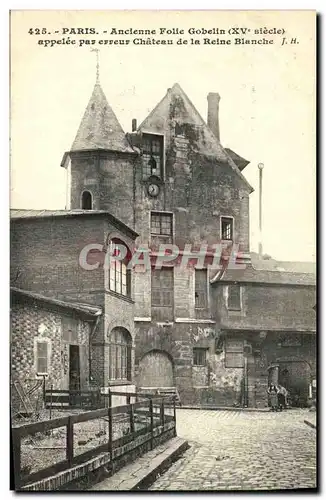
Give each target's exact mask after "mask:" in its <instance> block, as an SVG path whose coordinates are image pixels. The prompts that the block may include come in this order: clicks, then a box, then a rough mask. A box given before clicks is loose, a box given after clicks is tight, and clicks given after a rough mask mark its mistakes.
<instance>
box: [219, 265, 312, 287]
mask: <svg viewBox="0 0 326 500" xmlns="http://www.w3.org/2000/svg"><path fill="white" fill-rule="evenodd" d="M218 282H242V283H261V284H264V283H266V284H279V285H306V286H316V276H315V274H313V273H293V272H284V271H266V270H262V269H255V268H254V267H252V266H246V268H245V269H227V270H226V271H225V272H224V273H222V272H219V273H217V274H216V276H215V277H214V278H213V279H212V280H211V283H212V284H213V283H218Z"/></svg>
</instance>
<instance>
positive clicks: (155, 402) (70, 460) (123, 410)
mask: <svg viewBox="0 0 326 500" xmlns="http://www.w3.org/2000/svg"><path fill="white" fill-rule="evenodd" d="M113 395H119V396H126V398H127V404H126V405H123V406H115V407H112V396H113ZM108 397H109V406H108V408H102V409H99V410H95V411H88V412H84V413H81V414H79V415H70V416H65V417H59V418H55V419H52V420H45V421H41V422H36V423H32V424H27V425H22V426H15V427H12V444H13V458H14V478H15V490H19V489H20V488H22V487H23V486H25V485H27V484H30V483H34V482H36V481H40V480H42V479H46V478H48V477H50V476H53V475H55V474H57V473H59V472H62V471H66V470H68V469H70V468H72V467H74V466H76V465H80V464H83V463H84V462H86V461H88V460H90V459H92V458H93V457H96V456H97V455H99V454H100V453H104V452H108V453H109V455H110V460H111V461H112V450H114V449H115V448H119V447H121V446H123V445H125V444H127V443H129V442H131V441H133V440H134V439H135V438H136V437H138V436H140V435H142V434H147V433H150V435H151V438H150V440H151V447H153V431H154V429H155V428H157V427H162V433H163V432H164V424H165V423H167V422H170V421H171V422H174V425H173V427H174V433H175V432H176V431H175V425H176V408H175V401H174V398H171V397H161V396H159V395H158V396H153V395H152V396H149V395H146V396H145V397H144V395H140V394H135V393H122V392H112V393H109V394H108ZM139 397H142V399H143V400H142V401H137V402H134V403H131V402H130V401H131V398H132V399H136V398H139ZM171 406H172V408H173V411H172V414H166V412H165V408H167V407H169V410H170V413H171ZM136 412H137V413H140V414H143V415H147V416H148V417H149V420H150V425H146V426H145V427H143V428H141V429H139V430H135V413H136ZM116 415H124V416H127V418H128V419H129V432H128V434H126V435H124V436H122V437H120V438H118V439H113V431H114V429H113V425H114V417H115V416H116ZM101 418H105V419H106V420H107V423H108V441H107V442H106V443H104V444H101V445H100V446H97V447H94V448H92V449H91V450H88V451H86V452H84V453H81V454H78V455H76V454H75V453H74V425H75V424H78V423H81V422H87V421H90V420H95V419H101ZM59 427H66V446H65V448H66V458H65V460H62V461H60V462H57V463H55V464H53V465H51V466H50V467H46V468H43V469H41V470H38V471H37V472H34V473H30V474H28V473H27V474H26V473H24V472H23V470H22V463H21V446H22V438H24V437H25V436H33V435H34V434H36V433H45V432H47V431H50V430H52V429H58V428H59Z"/></svg>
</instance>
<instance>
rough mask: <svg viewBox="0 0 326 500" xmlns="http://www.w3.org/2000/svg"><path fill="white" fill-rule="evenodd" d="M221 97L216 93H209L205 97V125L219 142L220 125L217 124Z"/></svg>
mask: <svg viewBox="0 0 326 500" xmlns="http://www.w3.org/2000/svg"><path fill="white" fill-rule="evenodd" d="M220 100H221V97H220V94H218V93H217V92H210V93H209V94H208V96H207V101H208V109H207V125H208V126H209V128H210V129H211V131H212V132H213V134H214V135H215V137H216V138H217V139H218V140H220V123H219V103H220Z"/></svg>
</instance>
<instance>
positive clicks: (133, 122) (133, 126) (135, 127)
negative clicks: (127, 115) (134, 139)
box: [131, 118, 137, 132]
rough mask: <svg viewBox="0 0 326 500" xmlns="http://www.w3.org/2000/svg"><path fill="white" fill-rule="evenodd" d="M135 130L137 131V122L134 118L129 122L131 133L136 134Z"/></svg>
mask: <svg viewBox="0 0 326 500" xmlns="http://www.w3.org/2000/svg"><path fill="white" fill-rule="evenodd" d="M136 130H137V120H136V118H133V119H132V122H131V131H132V132H136Z"/></svg>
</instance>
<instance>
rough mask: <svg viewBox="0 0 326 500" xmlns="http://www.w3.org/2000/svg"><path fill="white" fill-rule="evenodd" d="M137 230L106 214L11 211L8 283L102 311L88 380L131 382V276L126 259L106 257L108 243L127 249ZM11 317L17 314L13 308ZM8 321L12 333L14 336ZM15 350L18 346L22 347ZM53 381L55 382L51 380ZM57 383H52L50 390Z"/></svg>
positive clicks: (91, 349)
mask: <svg viewBox="0 0 326 500" xmlns="http://www.w3.org/2000/svg"><path fill="white" fill-rule="evenodd" d="M136 236H137V234H136V233H135V231H133V230H132V229H130V228H128V227H127V226H125V224H123V223H122V222H121V221H119V220H118V219H116V218H115V217H113V216H112V215H111V214H109V213H108V212H106V211H95V210H93V211H82V210H80V211H64V210H63V211H60V210H58V211H50V210H49V211H44V210H12V213H11V255H12V258H11V283H12V285H13V286H15V287H17V288H19V289H21V290H28V291H30V292H35V293H39V294H43V295H45V296H47V297H50V298H53V299H58V300H64V301H69V302H70V303H72V304H73V303H78V304H80V303H81V304H86V305H87V306H89V307H90V306H96V307H98V308H100V309H101V310H102V311H103V314H101V315H100V316H99V317H98V318H97V321H96V324H95V325H94V328H93V330H92V334H91V339H90V342H89V354H88V357H89V360H90V363H91V364H90V375H89V377H88V384H90V385H94V386H97V387H102V388H107V387H108V386H109V385H115V386H117V387H119V386H120V385H121V384H123V385H128V386H130V390H131V389H132V381H133V379H134V376H133V373H134V351H135V328H134V282H133V281H134V280H133V274H132V273H131V272H129V270H128V269H127V264H126V262H123V261H120V262H116V263H113V265H112V266H111V267H110V263H109V264H108V261H107V260H106V259H105V258H106V255H107V248H110V246H111V245H112V244H115V243H116V245H120V246H121V247H125V248H126V250H127V251H126V259H128V252H129V253H130V254H131V253H132V249H133V245H134V240H135V238H136ZM12 315H13V320H14V318H15V315H16V311H15V310H13V311H12ZM14 325H15V322H14V321H13V330H12V337H13V336H15V335H16V331H15V328H14ZM21 347H22V349H23V348H24V346H23V345H22V346H21ZM58 383H59V382H58ZM57 388H58V387H57Z"/></svg>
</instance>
